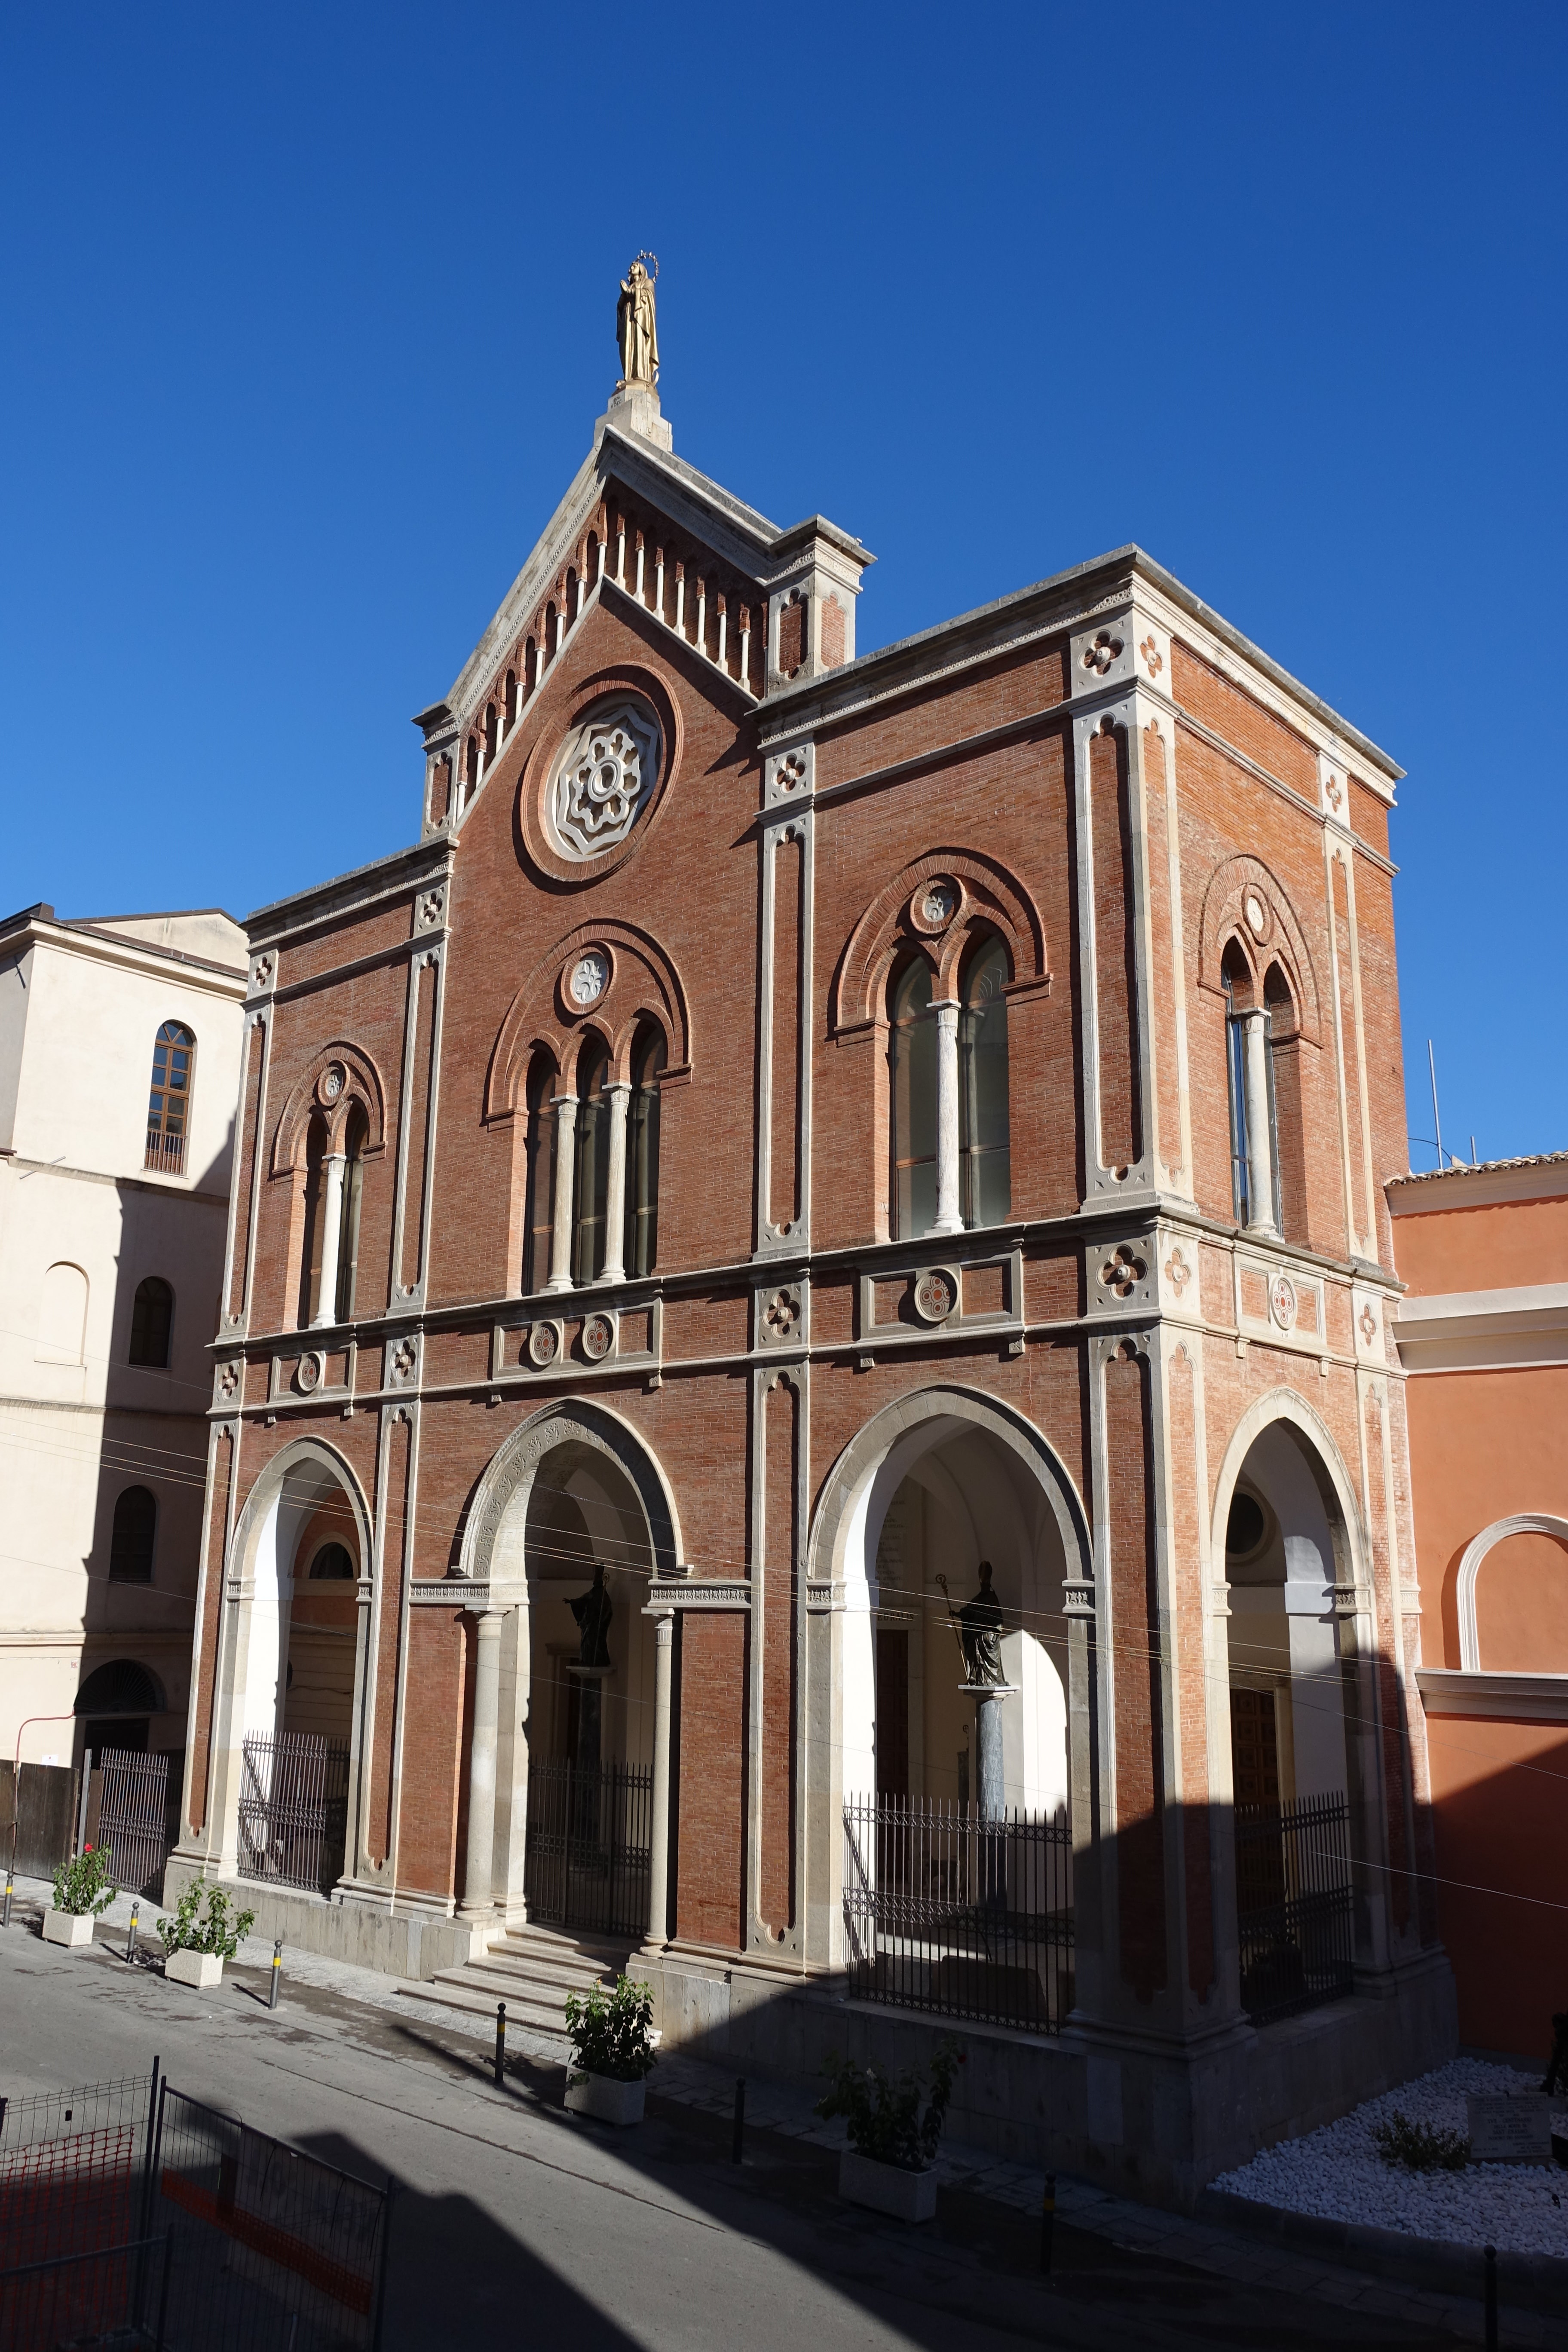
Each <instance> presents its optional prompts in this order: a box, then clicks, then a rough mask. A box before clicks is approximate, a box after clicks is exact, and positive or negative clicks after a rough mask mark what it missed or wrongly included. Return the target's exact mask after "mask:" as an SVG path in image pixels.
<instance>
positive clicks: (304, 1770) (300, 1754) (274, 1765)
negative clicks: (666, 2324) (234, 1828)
mask: <svg viewBox="0 0 1568 2352" xmlns="http://www.w3.org/2000/svg"><path fill="white" fill-rule="evenodd" d="M244 1761H245V1769H244V1777H243V1780H242V1782H241V1786H240V1797H239V1874H240V1876H241V1878H257V1879H260V1880H262V1881H264V1882H265V1883H266V1884H267V1885H272V1886H302V1887H305V1888H308V1889H309V1891H310V1893H311V1894H313V1895H325V1894H327V1893H329V1892H330V1890H331V1886H332V1885H333V1883H334V1882H335V1881H336V1880H337V1878H338V1877H339V1876H340V1875H341V1874H342V1866H343V1835H344V1831H345V1828H346V1826H347V1822H348V1809H349V1750H348V1743H347V1741H346V1740H342V1739H324V1738H321V1737H320V1736H319V1735H318V1734H317V1733H315V1732H308V1731H288V1732H284V1733H282V1734H281V1735H280V1736H279V1738H276V1739H263V1738H253V1739H247V1741H246V1743H245V1759H244Z"/></svg>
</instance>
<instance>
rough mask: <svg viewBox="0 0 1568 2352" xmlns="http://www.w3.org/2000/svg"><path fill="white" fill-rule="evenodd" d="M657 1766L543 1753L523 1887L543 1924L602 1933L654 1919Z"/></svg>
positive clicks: (636, 1930)
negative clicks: (586, 1761)
mask: <svg viewBox="0 0 1568 2352" xmlns="http://www.w3.org/2000/svg"><path fill="white" fill-rule="evenodd" d="M652 1822H653V1774H652V1772H651V1771H650V1770H648V1769H646V1768H643V1767H639V1766H637V1765H636V1764H601V1765H598V1766H597V1767H593V1766H588V1767H584V1766H582V1765H578V1764H575V1763H560V1762H554V1761H542V1762H539V1763H533V1764H531V1765H530V1766H529V1771H528V1849H527V1855H526V1860H525V1865H524V1872H523V1892H524V1895H525V1896H526V1899H527V1903H528V1916H529V1917H530V1918H531V1919H535V1920H538V1921H539V1922H540V1924H541V1925H542V1926H545V1927H580V1928H585V1929H587V1930H589V1931H590V1932H591V1933H595V1934H598V1935H602V1936H617V1937H619V1936H626V1937H633V1936H640V1935H642V1934H643V1933H644V1932H645V1930H646V1928H647V1912H648V1880H649V1867H650V1845H651V1830H652Z"/></svg>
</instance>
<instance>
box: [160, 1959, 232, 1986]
mask: <svg viewBox="0 0 1568 2352" xmlns="http://www.w3.org/2000/svg"><path fill="white" fill-rule="evenodd" d="M163 1974H164V1975H165V1976H166V1977H167V1978H168V1979H169V1980H170V1982H171V1983H172V1984H183V1985H195V1988H196V1990H197V1991H198V1992H205V1990H206V1989H207V1987H208V1985H215V1984H222V1982H223V1962H222V1961H221V1960H220V1959H219V1958H218V1956H217V1954H216V1952H171V1953H170V1954H169V1957H168V1958H167V1959H166V1960H165V1961H164V1962H163Z"/></svg>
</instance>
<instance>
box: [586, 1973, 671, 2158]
mask: <svg viewBox="0 0 1568 2352" xmlns="http://www.w3.org/2000/svg"><path fill="white" fill-rule="evenodd" d="M566 2038H567V2040H568V2041H569V2042H571V2044H572V2063H571V2064H570V2065H569V2066H568V2067H567V2069H566V2105H568V2106H569V2107H570V2108H571V2109H572V2111H573V2113H574V2115H580V2116H595V2117H596V2118H597V2120H598V2121H599V2122H600V2123H603V2124H640V2123H641V2121H642V2119H643V2103H644V2099H645V2097H646V2095H647V2076H648V2074H649V2073H650V2072H651V2071H652V2069H653V2068H654V2067H655V2066H656V2065H657V2064H658V2054H657V2053H658V2034H657V2033H656V2032H654V2030H653V1993H652V1991H651V1990H650V1989H649V1987H648V1986H647V1985H645V1984H633V1983H632V1982H631V1981H630V1979H628V1978H626V1977H624V1976H622V1977H617V1978H616V1986H615V1990H614V1991H613V1992H610V1991H606V1990H605V1987H604V1986H603V1985H602V1984H596V1985H595V1986H593V1987H592V1989H591V1990H589V1991H588V1992H586V1993H575V1992H569V1993H568V1994H567V1996H566Z"/></svg>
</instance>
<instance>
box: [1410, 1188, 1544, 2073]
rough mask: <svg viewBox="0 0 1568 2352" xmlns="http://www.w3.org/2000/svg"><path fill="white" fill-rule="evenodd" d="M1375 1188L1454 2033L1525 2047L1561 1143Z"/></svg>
mask: <svg viewBox="0 0 1568 2352" xmlns="http://www.w3.org/2000/svg"><path fill="white" fill-rule="evenodd" d="M1387 1192H1388V1202H1389V1207H1390V1209H1391V1211H1392V1213H1393V1230H1394V1259H1395V1263H1396V1265H1397V1268H1398V1272H1399V1274H1400V1276H1401V1278H1402V1279H1403V1280H1404V1281H1405V1283H1406V1284H1407V1285H1408V1296H1407V1297H1405V1300H1404V1301H1403V1302H1402V1304H1401V1307H1400V1310H1399V1316H1398V1321H1397V1335H1398V1342H1399V1352H1400V1357H1401V1360H1402V1361H1403V1363H1404V1366H1405V1372H1406V1374H1407V1375H1408V1379H1407V1385H1406V1390H1405V1394H1406V1397H1407V1400H1408V1410H1409V1423H1410V1470H1411V1483H1412V1489H1413V1495H1414V1501H1415V1554H1416V1564H1417V1571H1418V1574H1419V1578H1420V1586H1421V1591H1420V1607H1421V1652H1420V1654H1421V1659H1422V1664H1421V1665H1420V1667H1419V1668H1418V1670H1417V1674H1416V1681H1417V1684H1418V1685H1419V1688H1420V1691H1421V1696H1422V1702H1423V1706H1424V1708H1425V1712H1426V1747H1427V1753H1428V1756H1429V1758H1430V1769H1431V1776H1432V1806H1433V1812H1434V1817H1435V1824H1436V1865H1437V1873H1438V1880H1439V1888H1438V1897H1439V1909H1440V1916H1441V1922H1442V1930H1443V1940H1444V1942H1445V1943H1446V1945H1447V1949H1448V1954H1449V1958H1450V1959H1451V1961H1452V1963H1453V1968H1454V1973H1455V1976H1456V1978H1457V1979H1458V1993H1459V2032H1460V2034H1461V2037H1462V2038H1463V2040H1464V2041H1465V2042H1469V2043H1473V2044H1476V2045H1477V2046H1479V2047H1480V2048H1483V2049H1490V2050H1507V2051H1515V2052H1520V2053H1525V2054H1530V2055H1533V2054H1536V2053H1541V2052H1542V2051H1543V2050H1544V2049H1545V2048H1546V2046H1547V2045H1548V2043H1549V2041H1550V2035H1551V2027H1550V2023H1549V2020H1550V2018H1551V2016H1552V2012H1553V2011H1560V2010H1562V2009H1563V2008H1565V2007H1568V1844H1565V1841H1564V1836H1563V1799H1564V1793H1565V1791H1568V1152H1564V1151H1559V1152H1553V1153H1552V1154H1550V1155H1548V1156H1546V1157H1543V1158H1539V1159H1529V1160H1504V1161H1499V1162H1496V1163H1493V1164H1491V1165H1489V1166H1486V1167H1480V1168H1450V1169H1447V1170H1446V1171H1443V1172H1442V1173H1441V1174H1433V1175H1428V1176H1409V1177H1404V1178H1400V1179H1397V1180H1395V1181H1394V1182H1393V1183H1391V1184H1390V1185H1389V1186H1388V1188H1387Z"/></svg>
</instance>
